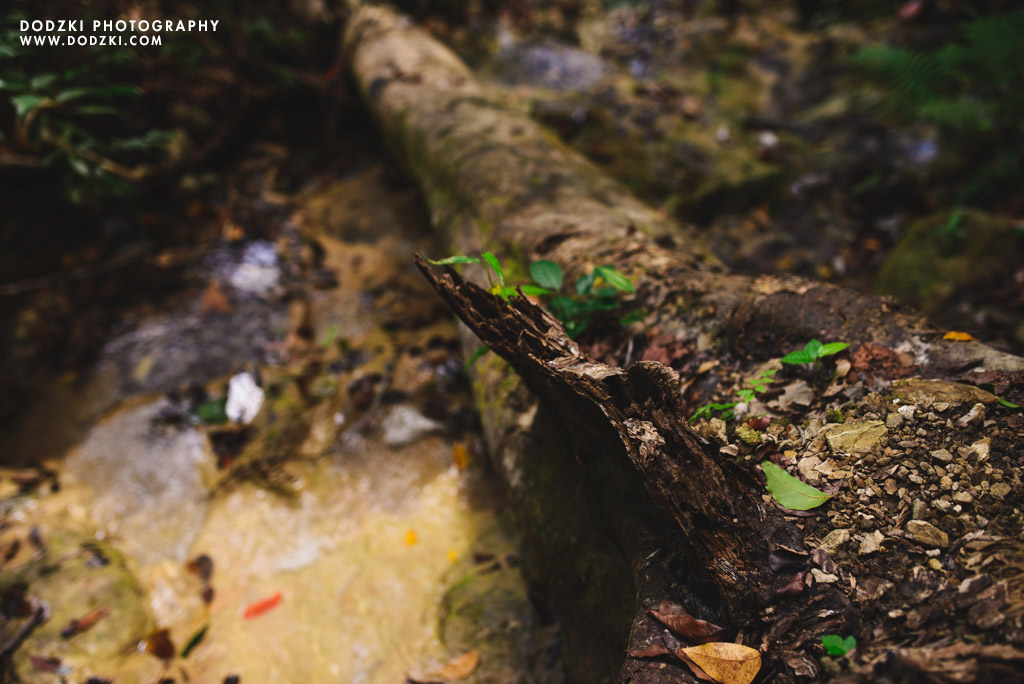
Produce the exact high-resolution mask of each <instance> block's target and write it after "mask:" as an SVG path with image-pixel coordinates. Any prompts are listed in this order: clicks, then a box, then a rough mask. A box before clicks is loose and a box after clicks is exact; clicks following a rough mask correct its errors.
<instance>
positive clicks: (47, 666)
mask: <svg viewBox="0 0 1024 684" xmlns="http://www.w3.org/2000/svg"><path fill="white" fill-rule="evenodd" d="M28 661H29V662H30V663H31V664H32V669H33V670H35V671H36V672H53V673H55V674H71V668H69V667H64V666H63V665H61V659H60V658H43V657H41V656H34V655H30V656H29V657H28Z"/></svg>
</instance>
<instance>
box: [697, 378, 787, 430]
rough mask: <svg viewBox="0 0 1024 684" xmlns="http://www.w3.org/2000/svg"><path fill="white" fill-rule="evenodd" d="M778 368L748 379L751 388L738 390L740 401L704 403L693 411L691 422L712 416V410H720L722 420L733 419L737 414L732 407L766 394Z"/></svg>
mask: <svg viewBox="0 0 1024 684" xmlns="http://www.w3.org/2000/svg"><path fill="white" fill-rule="evenodd" d="M778 372H779V371H778V369H777V368H769V369H765V370H763V371H761V374H760V375H759V376H758V377H756V378H753V379H752V380H748V382H749V383H750V387H749V388H745V389H741V390H739V391H737V392H736V395H737V396H738V397H739V398H740V401H731V402H729V403H727V404H704V405H703V406H701V407H700V408H699V409H697V410H696V411H694V412H693V415H692V416H690V422H691V423H694V422H696V421H697V420H699V419H701V418H710V417H711V412H712V411H718V412H719V413H720V414H721V415H720V416H719V418H721V419H722V420H726V421H728V420H732V419H733V418H735V417H736V414H735V413H734V412H733V411H732V408H733V407H734V406H736V405H737V404H739V403H740V402H741V401H745V402H748V403H749V402H750V401H752V400H753V399H754V396H755V395H757V394H764V393H765V392H767V391H768V385H770V384H771V383H772V382H774V381H775V374H776V373H778Z"/></svg>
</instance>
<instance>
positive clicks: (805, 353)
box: [780, 340, 850, 365]
mask: <svg viewBox="0 0 1024 684" xmlns="http://www.w3.org/2000/svg"><path fill="white" fill-rule="evenodd" d="M849 346H850V345H849V344H847V343H846V342H829V343H828V344H822V343H821V342H819V341H818V340H811V341H810V342H808V343H807V344H806V345H804V348H803V349H799V350H797V351H795V352H790V353H788V354H786V355H785V356H783V357H782V359H780V360H781V361H782V363H786V364H790V365H797V364H802V363H814V364H817V363H818V362H819V361H820V360H821V359H823V358H825V357H826V356H832V355H833V354H838V353H839V352H841V351H843V350H844V349H846V348H847V347H849Z"/></svg>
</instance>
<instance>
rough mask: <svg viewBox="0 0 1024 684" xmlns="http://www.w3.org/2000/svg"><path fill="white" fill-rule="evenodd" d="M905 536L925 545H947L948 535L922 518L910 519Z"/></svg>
mask: <svg viewBox="0 0 1024 684" xmlns="http://www.w3.org/2000/svg"><path fill="white" fill-rule="evenodd" d="M907 537H909V538H910V539H913V540H914V541H916V542H918V543H919V544H923V545H925V546H933V547H946V546H949V535H947V534H946V533H945V532H943V531H942V530H940V529H939V528H937V527H935V525H932V524H931V523H928V522H925V521H923V520H911V521H909V522H908V523H907Z"/></svg>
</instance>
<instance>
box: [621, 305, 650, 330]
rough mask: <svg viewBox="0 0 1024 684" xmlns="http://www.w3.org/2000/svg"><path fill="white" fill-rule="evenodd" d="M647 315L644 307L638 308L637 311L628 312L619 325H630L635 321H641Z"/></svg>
mask: <svg viewBox="0 0 1024 684" xmlns="http://www.w3.org/2000/svg"><path fill="white" fill-rule="evenodd" d="M646 317H647V312H646V311H644V310H643V309H636V310H635V311H630V312H629V313H628V314H626V315H625V316H623V317H622V318H620V319H619V325H621V326H623V327H626V326H630V325H633V324H634V323H639V322H640V321H642V320H644V318H646Z"/></svg>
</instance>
